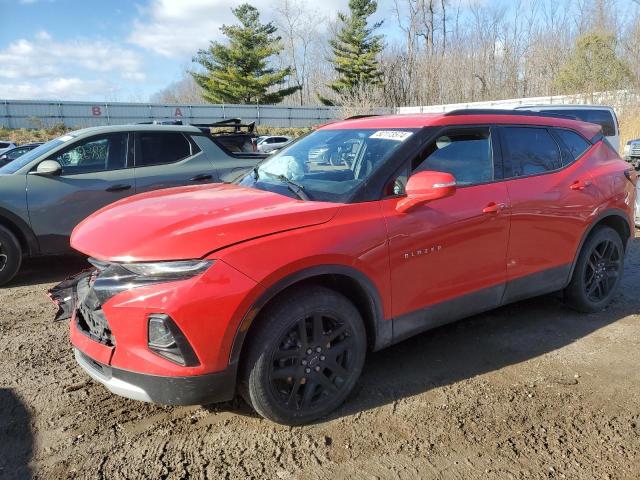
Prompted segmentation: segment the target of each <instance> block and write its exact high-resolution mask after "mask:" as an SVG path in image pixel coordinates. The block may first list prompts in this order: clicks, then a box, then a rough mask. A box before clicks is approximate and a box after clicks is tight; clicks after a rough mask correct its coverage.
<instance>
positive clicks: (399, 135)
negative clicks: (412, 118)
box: [369, 130, 413, 142]
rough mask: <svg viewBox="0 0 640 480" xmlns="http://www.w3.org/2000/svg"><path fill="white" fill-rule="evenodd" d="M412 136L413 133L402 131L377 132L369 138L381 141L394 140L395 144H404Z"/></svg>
mask: <svg viewBox="0 0 640 480" xmlns="http://www.w3.org/2000/svg"><path fill="white" fill-rule="evenodd" d="M411 135H413V132H404V131H402V130H378V131H377V132H375V133H372V134H371V135H370V136H369V138H380V139H382V140H395V141H396V142H404V141H405V140H406V139H407V138H409V137H410V136H411Z"/></svg>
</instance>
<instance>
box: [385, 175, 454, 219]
mask: <svg viewBox="0 0 640 480" xmlns="http://www.w3.org/2000/svg"><path fill="white" fill-rule="evenodd" d="M405 190H406V193H407V196H406V197H404V198H402V199H401V200H400V201H398V204H397V205H396V210H397V211H398V212H400V213H405V212H407V211H409V210H411V209H412V208H414V207H417V206H418V205H424V204H425V203H427V202H431V201H433V200H438V199H439V198H445V197H450V196H451V195H453V194H454V193H456V179H455V177H454V176H453V175H451V174H450V173H445V172H432V171H425V172H418V173H416V174H415V175H412V176H411V177H409V180H408V181H407V187H406V189H405Z"/></svg>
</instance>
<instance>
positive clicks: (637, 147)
mask: <svg viewBox="0 0 640 480" xmlns="http://www.w3.org/2000/svg"><path fill="white" fill-rule="evenodd" d="M629 155H631V156H634V157H640V143H639V144H634V145H631V150H630V151H629Z"/></svg>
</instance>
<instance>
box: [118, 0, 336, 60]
mask: <svg viewBox="0 0 640 480" xmlns="http://www.w3.org/2000/svg"><path fill="white" fill-rule="evenodd" d="M240 3H243V2H242V0H182V1H179V2H178V1H175V0H151V2H150V4H149V5H148V6H145V7H139V11H140V17H139V18H137V19H136V20H135V21H134V25H133V31H132V33H131V35H130V36H129V41H130V42H131V43H133V44H135V45H138V46H139V47H142V48H144V49H147V50H151V51H152V52H155V53H157V54H159V55H163V56H165V57H171V58H179V57H185V56H192V55H194V54H195V53H196V52H197V50H198V49H199V48H204V47H206V46H207V45H208V44H209V41H210V40H219V39H220V38H221V33H220V27H221V26H222V25H224V24H232V23H234V21H235V18H234V16H233V13H231V9H232V8H233V7H236V6H238V5H239V4H240ZM306 3H307V4H308V5H309V8H315V7H317V4H316V3H315V1H314V0H306ZM251 4H252V5H253V6H255V7H256V8H257V9H258V10H260V12H261V14H262V17H263V20H265V21H267V20H271V19H272V17H273V15H274V8H275V7H276V6H277V4H278V2H277V1H276V2H274V0H253V1H252V2H251ZM346 8H347V0H324V1H323V2H322V12H323V13H324V14H325V15H327V16H328V17H333V16H335V13H336V12H337V11H338V10H339V9H340V10H346Z"/></svg>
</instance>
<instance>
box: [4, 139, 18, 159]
mask: <svg viewBox="0 0 640 480" xmlns="http://www.w3.org/2000/svg"><path fill="white" fill-rule="evenodd" d="M12 148H16V144H15V143H13V142H9V141H4V140H0V155H2V154H3V153H4V152H6V151H7V150H11V149H12Z"/></svg>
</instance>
